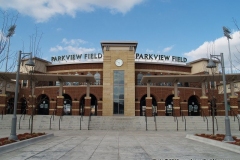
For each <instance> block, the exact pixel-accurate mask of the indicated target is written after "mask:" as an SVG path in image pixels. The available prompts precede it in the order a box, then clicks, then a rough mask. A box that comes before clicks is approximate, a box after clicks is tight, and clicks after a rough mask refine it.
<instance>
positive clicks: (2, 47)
mask: <svg viewBox="0 0 240 160" xmlns="http://www.w3.org/2000/svg"><path fill="white" fill-rule="evenodd" d="M1 19H2V24H1V26H2V27H1V31H0V64H1V65H0V68H3V67H4V64H5V71H6V72H7V71H8V70H9V68H8V59H9V52H10V46H11V37H12V36H13V35H14V33H15V29H16V22H17V19H18V14H12V13H8V12H7V11H1ZM14 54H16V53H14ZM11 57H16V56H13V55H11ZM4 62H5V63H4ZM10 66H11V67H10V68H12V65H10Z"/></svg>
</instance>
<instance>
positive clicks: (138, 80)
mask: <svg viewBox="0 0 240 160" xmlns="http://www.w3.org/2000/svg"><path fill="white" fill-rule="evenodd" d="M142 77H143V74H142V73H141V72H140V73H138V75H137V84H138V85H141V80H142Z"/></svg>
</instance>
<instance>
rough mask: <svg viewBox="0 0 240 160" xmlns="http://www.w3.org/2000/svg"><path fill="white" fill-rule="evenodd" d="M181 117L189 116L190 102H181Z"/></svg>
mask: <svg viewBox="0 0 240 160" xmlns="http://www.w3.org/2000/svg"><path fill="white" fill-rule="evenodd" d="M180 107H181V115H182V116H188V102H180Z"/></svg>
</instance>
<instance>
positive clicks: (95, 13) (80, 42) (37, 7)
mask: <svg viewBox="0 0 240 160" xmlns="http://www.w3.org/2000/svg"><path fill="white" fill-rule="evenodd" d="M239 6H240V1H238V0H116V1H112V0H68V1H65V0H38V1H36V2H35V1H29V0H0V8H1V10H2V11H7V12H9V13H17V12H18V13H19V15H18V19H17V22H16V25H17V28H16V32H15V35H14V36H13V37H12V38H11V47H10V52H12V53H13V52H17V51H18V50H23V51H24V52H29V51H31V49H30V44H31V42H32V41H31V40H30V37H31V36H33V35H34V34H35V32H36V28H37V30H38V36H40V35H41V34H42V37H41V40H40V39H39V37H37V38H36V39H37V40H40V43H39V48H41V50H40V52H39V53H35V54H36V55H37V56H40V57H41V58H43V59H46V60H48V61H50V60H51V57H52V56H56V55H66V54H82V53H99V52H100V53H101V52H102V51H101V46H100V42H101V41H137V42H138V47H137V52H138V53H143V54H145V53H152V54H164V55H174V56H182V57H186V58H188V62H190V61H192V60H196V59H199V58H207V57H209V54H212V53H215V54H219V53H221V52H223V53H224V55H225V63H226V68H227V71H228V70H229V68H228V67H227V65H229V55H228V43H227V38H226V37H224V36H223V30H222V27H223V26H226V27H228V28H229V30H230V31H231V32H232V34H231V35H232V37H233V39H232V40H230V46H231V47H230V48H231V53H232V59H233V64H234V65H235V66H236V67H238V68H240V66H239V65H238V64H239V63H237V62H236V58H235V57H239V56H238V55H239V52H238V50H240V33H239V31H238V28H237V27H236V25H235V23H234V22H233V19H235V20H236V22H237V24H238V25H239V26H240V17H239ZM0 24H2V20H0ZM235 72H236V71H235Z"/></svg>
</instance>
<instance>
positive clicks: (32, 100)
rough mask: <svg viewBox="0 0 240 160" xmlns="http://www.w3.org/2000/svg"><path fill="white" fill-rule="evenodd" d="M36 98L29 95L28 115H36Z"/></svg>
mask: <svg viewBox="0 0 240 160" xmlns="http://www.w3.org/2000/svg"><path fill="white" fill-rule="evenodd" d="M35 109H36V96H35V95H29V100H28V115H35V114H36V110H35Z"/></svg>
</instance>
